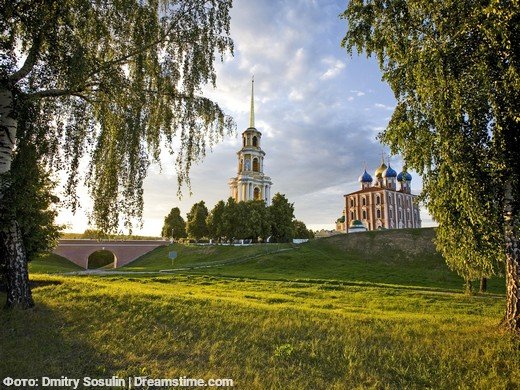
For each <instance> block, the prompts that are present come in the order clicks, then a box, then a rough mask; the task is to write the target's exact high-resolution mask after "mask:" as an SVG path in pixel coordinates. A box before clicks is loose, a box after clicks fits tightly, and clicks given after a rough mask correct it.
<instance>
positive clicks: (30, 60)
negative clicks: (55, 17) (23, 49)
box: [8, 34, 41, 85]
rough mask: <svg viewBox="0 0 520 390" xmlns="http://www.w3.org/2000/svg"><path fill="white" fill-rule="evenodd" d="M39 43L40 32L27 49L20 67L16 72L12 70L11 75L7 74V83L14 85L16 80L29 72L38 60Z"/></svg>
mask: <svg viewBox="0 0 520 390" xmlns="http://www.w3.org/2000/svg"><path fill="white" fill-rule="evenodd" d="M40 43H41V36H40V34H38V35H37V36H36V37H35V38H34V39H33V44H32V46H31V48H30V49H29V54H28V55H27V58H26V59H25V62H24V63H23V65H22V67H21V68H20V69H18V70H17V71H16V72H14V73H13V74H12V75H11V76H9V78H8V82H9V84H11V85H15V84H16V83H17V82H18V81H20V80H22V79H23V78H24V77H25V76H27V75H28V74H29V72H30V71H31V70H32V68H33V67H34V65H35V64H36V61H37V60H38V55H39V52H40Z"/></svg>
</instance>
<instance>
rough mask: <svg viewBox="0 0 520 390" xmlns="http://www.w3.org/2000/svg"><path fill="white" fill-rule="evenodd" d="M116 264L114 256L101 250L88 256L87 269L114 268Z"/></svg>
mask: <svg viewBox="0 0 520 390" xmlns="http://www.w3.org/2000/svg"><path fill="white" fill-rule="evenodd" d="M116 264H117V258H116V255H114V254H113V253H112V252H110V251H107V250H104V249H103V250H100V251H95V252H93V253H91V254H90V256H89V257H88V261H87V269H96V268H116Z"/></svg>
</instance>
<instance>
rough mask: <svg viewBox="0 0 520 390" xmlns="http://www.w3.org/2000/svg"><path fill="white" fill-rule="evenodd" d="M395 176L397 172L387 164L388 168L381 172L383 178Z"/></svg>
mask: <svg viewBox="0 0 520 390" xmlns="http://www.w3.org/2000/svg"><path fill="white" fill-rule="evenodd" d="M396 176H397V172H396V171H394V170H393V169H392V167H391V166H390V164H388V168H386V169H385V170H384V171H383V177H396Z"/></svg>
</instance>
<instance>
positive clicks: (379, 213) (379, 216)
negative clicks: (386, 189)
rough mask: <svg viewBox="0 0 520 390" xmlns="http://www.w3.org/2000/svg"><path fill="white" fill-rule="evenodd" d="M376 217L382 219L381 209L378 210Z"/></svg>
mask: <svg viewBox="0 0 520 390" xmlns="http://www.w3.org/2000/svg"><path fill="white" fill-rule="evenodd" d="M376 216H377V218H381V210H379V209H377V210H376Z"/></svg>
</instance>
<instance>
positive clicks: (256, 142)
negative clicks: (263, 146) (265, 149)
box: [253, 135, 258, 146]
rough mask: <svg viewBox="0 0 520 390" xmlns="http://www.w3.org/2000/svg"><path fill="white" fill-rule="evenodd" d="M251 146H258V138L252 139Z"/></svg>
mask: <svg viewBox="0 0 520 390" xmlns="http://www.w3.org/2000/svg"><path fill="white" fill-rule="evenodd" d="M253 146H258V138H256V135H255V136H254V137H253Z"/></svg>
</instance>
